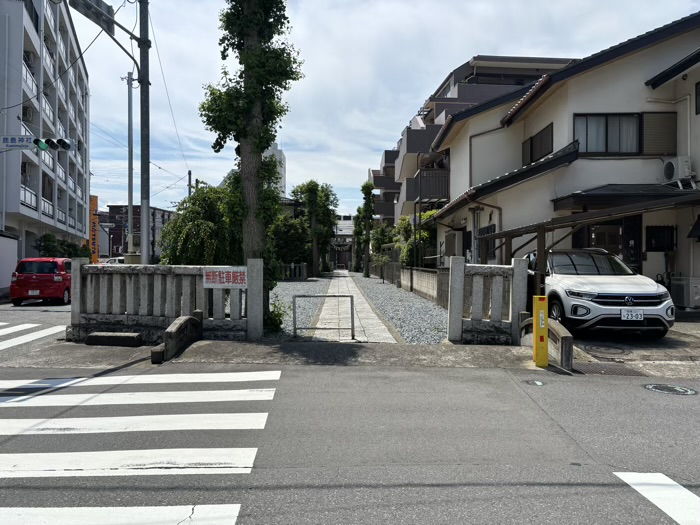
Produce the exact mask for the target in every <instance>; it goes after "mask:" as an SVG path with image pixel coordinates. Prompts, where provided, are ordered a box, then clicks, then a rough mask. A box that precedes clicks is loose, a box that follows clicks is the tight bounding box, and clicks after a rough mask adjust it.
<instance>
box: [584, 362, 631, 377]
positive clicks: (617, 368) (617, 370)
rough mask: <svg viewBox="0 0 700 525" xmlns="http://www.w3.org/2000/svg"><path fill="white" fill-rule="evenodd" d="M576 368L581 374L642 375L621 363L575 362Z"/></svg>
mask: <svg viewBox="0 0 700 525" xmlns="http://www.w3.org/2000/svg"><path fill="white" fill-rule="evenodd" d="M576 370H577V371H578V372H581V373H583V374H598V375H606V376H639V377H644V374H642V373H641V372H639V371H637V370H635V369H633V368H629V367H627V366H625V365H624V364H622V363H576Z"/></svg>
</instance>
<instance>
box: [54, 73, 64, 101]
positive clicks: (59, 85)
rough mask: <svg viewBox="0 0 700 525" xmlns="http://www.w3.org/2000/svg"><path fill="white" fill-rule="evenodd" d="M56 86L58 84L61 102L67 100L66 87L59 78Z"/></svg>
mask: <svg viewBox="0 0 700 525" xmlns="http://www.w3.org/2000/svg"><path fill="white" fill-rule="evenodd" d="M56 84H58V95H59V96H60V97H61V100H66V86H64V85H63V81H62V80H61V79H60V78H59V79H58V82H56Z"/></svg>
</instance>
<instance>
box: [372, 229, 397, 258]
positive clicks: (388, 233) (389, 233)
mask: <svg viewBox="0 0 700 525" xmlns="http://www.w3.org/2000/svg"><path fill="white" fill-rule="evenodd" d="M370 237H371V244H372V253H381V251H382V246H383V245H384V244H389V243H391V242H392V241H393V240H394V235H393V230H392V228H390V227H389V226H387V225H386V224H384V223H380V224H379V225H378V226H377V227H375V228H374V229H373V230H372V233H371V235H370Z"/></svg>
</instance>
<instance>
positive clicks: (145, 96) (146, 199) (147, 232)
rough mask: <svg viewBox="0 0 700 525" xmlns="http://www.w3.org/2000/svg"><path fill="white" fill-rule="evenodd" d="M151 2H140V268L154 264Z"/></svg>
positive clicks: (142, 0)
mask: <svg viewBox="0 0 700 525" xmlns="http://www.w3.org/2000/svg"><path fill="white" fill-rule="evenodd" d="M148 20H149V18H148V0H139V23H140V35H139V41H138V43H139V51H140V60H139V62H140V64H139V65H140V68H139V69H140V71H139V89H140V90H141V264H149V263H150V262H151V260H150V259H151V258H150V255H151V210H150V208H151V177H150V175H151V172H150V164H151V148H150V144H151V133H150V126H151V118H150V87H151V84H150V79H149V67H148V52H149V50H150V48H151V41H150V40H149V39H148Z"/></svg>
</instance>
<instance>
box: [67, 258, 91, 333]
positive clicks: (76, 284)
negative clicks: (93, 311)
mask: <svg viewBox="0 0 700 525" xmlns="http://www.w3.org/2000/svg"><path fill="white" fill-rule="evenodd" d="M89 263H90V260H89V259H88V258H87V257H80V258H76V259H73V262H72V266H71V282H72V284H71V288H72V291H71V305H70V324H71V325H72V326H74V327H77V326H79V325H80V309H81V308H82V307H83V305H84V304H85V298H84V297H83V294H84V290H83V281H82V275H83V268H82V267H83V266H85V265H86V264H89Z"/></svg>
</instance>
